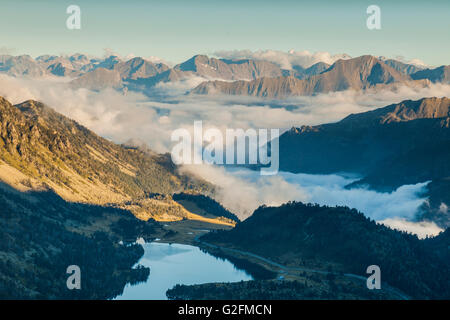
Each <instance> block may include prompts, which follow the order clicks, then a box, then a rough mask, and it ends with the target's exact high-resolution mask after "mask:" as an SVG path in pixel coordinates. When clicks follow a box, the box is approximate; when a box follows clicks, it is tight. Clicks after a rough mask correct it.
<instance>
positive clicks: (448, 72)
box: [411, 66, 450, 83]
mask: <svg viewBox="0 0 450 320" xmlns="http://www.w3.org/2000/svg"><path fill="white" fill-rule="evenodd" d="M411 77H412V78H413V79H415V80H419V79H428V80H430V81H432V82H443V83H450V66H440V67H438V68H435V69H426V70H421V71H418V72H416V73H413V74H412V75H411Z"/></svg>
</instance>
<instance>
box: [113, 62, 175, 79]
mask: <svg viewBox="0 0 450 320" xmlns="http://www.w3.org/2000/svg"><path fill="white" fill-rule="evenodd" d="M113 69H114V70H117V71H118V72H119V73H120V76H121V78H122V79H132V80H136V79H140V78H149V77H153V76H155V75H157V74H159V73H162V72H164V71H166V70H168V69H169V67H168V66H166V65H165V64H163V63H156V64H155V63H152V62H150V61H147V60H145V59H143V58H139V57H136V58H133V59H130V60H128V61H125V62H119V63H117V64H116V65H114V67H113Z"/></svg>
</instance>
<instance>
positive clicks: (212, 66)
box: [174, 55, 283, 80]
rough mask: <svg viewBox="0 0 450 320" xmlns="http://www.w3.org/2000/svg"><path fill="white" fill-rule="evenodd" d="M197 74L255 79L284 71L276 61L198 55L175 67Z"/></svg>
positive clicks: (217, 77)
mask: <svg viewBox="0 0 450 320" xmlns="http://www.w3.org/2000/svg"><path fill="white" fill-rule="evenodd" d="M174 69H175V70H178V71H190V72H193V73H195V74H196V75H199V76H203V77H206V78H212V79H223V80H253V79H257V78H261V77H279V76H281V75H282V73H283V71H282V70H281V69H280V67H278V66H277V65H275V64H274V63H271V62H268V61H258V60H248V59H243V60H228V59H215V58H208V57H207V56H204V55H197V56H194V57H192V58H191V59H189V60H187V61H186V62H183V63H181V64H179V65H177V66H175V68H174Z"/></svg>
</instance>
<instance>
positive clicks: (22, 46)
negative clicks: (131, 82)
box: [0, 0, 450, 65]
mask: <svg viewBox="0 0 450 320" xmlns="http://www.w3.org/2000/svg"><path fill="white" fill-rule="evenodd" d="M70 4H77V5H79V6H80V7H81V11H82V29H81V30H68V29H67V28H66V24H65V21H66V19H67V17H68V15H67V14H66V8H67V6H68V5H70ZM370 4H376V5H379V6H380V8H381V15H382V20H381V22H382V29H381V30H377V31H370V30H368V29H367V28H366V18H367V15H366V8H367V6H368V5H370ZM0 30H1V31H0V32H1V37H0V52H2V53H5V52H10V53H12V54H15V55H16V54H23V53H26V54H30V55H32V56H37V55H41V54H45V53H49V54H61V53H64V54H70V53H75V52H82V53H88V54H92V55H103V54H104V49H105V48H109V49H112V50H114V51H115V52H117V53H119V54H121V55H127V54H129V53H133V54H135V55H139V56H144V57H145V56H158V57H161V58H163V59H165V60H168V61H172V62H175V63H177V62H181V61H183V60H185V59H187V58H189V57H191V56H193V55H194V54H198V53H204V54H211V53H213V52H215V51H217V50H233V49H250V50H258V49H275V50H282V51H287V50H290V49H294V50H309V51H312V52H314V51H328V52H331V53H333V54H336V53H348V54H350V55H352V56H358V55H362V54H372V55H384V56H388V57H396V56H404V57H405V58H407V59H411V58H419V59H421V60H423V61H424V62H425V63H427V64H430V65H442V64H450V41H449V40H450V1H449V0H442V1H439V0H435V1H415V0H411V1H402V0H397V1H381V0H370V1H366V0H358V1H356V0H355V1H301V0H296V1H288V0H276V1H263V0H258V1H254V0H239V1H237V0H227V1H214V0H209V1H201V0H195V1H191V0H178V1H177V0H164V1H139V0H128V1H116V0H108V1H92V0H91V1H87V0H71V1H65V0H54V1H50V0H46V1H45V0H42V1H39V0H1V4H0Z"/></svg>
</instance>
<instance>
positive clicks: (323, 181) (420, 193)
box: [184, 165, 443, 237]
mask: <svg viewBox="0 0 450 320" xmlns="http://www.w3.org/2000/svg"><path fill="white" fill-rule="evenodd" d="M184 170H186V171H188V172H191V173H194V174H197V175H200V176H202V177H203V178H204V179H206V180H207V181H210V182H212V183H215V184H216V185H218V186H220V188H219V190H218V191H217V193H216V195H215V197H216V200H217V201H219V202H220V203H222V204H223V205H224V206H225V207H227V208H228V209H229V210H231V211H233V212H235V213H236V214H237V215H238V216H239V218H240V219H246V218H247V217H249V216H250V215H251V214H252V213H253V211H254V210H255V209H256V208H258V207H259V206H261V205H263V204H265V205H268V206H279V205H281V204H283V203H286V202H287V201H291V200H295V201H302V202H310V203H318V204H321V205H328V206H336V205H338V206H348V207H350V208H356V209H357V210H359V211H361V212H363V213H364V214H365V215H366V216H368V217H370V218H371V219H374V220H376V221H378V222H380V223H383V224H385V225H387V226H389V227H391V228H395V229H399V230H403V231H408V232H410V233H414V234H417V235H418V236H419V237H425V236H427V235H429V236H432V235H437V234H438V233H439V232H441V231H443V230H442V229H441V228H439V227H438V226H437V225H436V224H434V223H433V222H424V221H421V222H416V221H414V220H415V218H416V214H417V211H418V208H419V207H420V206H421V205H422V204H423V203H424V201H426V198H425V197H424V192H425V187H426V185H427V183H426V182H425V183H418V184H415V185H405V186H401V187H399V188H398V189H397V190H395V191H393V192H391V193H383V192H376V191H373V190H367V189H351V190H348V189H345V188H344V186H346V185H347V184H349V183H351V182H353V181H354V180H355V178H349V177H343V176H339V175H311V174H293V173H288V172H280V173H279V174H278V175H277V176H261V175H260V174H259V171H252V170H248V169H243V168H241V169H227V170H226V169H224V168H218V167H214V166H210V165H202V166H200V165H199V166H189V167H184Z"/></svg>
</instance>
